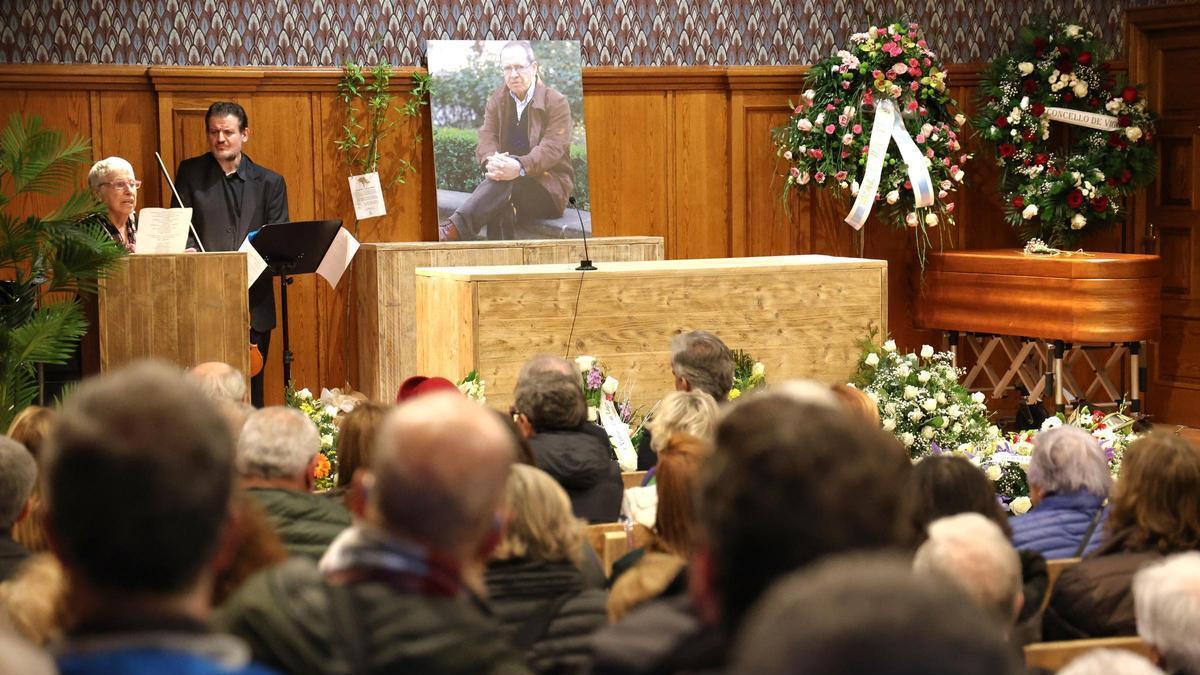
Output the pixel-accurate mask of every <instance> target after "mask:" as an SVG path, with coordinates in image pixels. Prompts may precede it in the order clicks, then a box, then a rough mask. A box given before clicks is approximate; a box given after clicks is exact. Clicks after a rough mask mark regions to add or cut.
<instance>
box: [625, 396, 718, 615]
mask: <svg viewBox="0 0 1200 675" xmlns="http://www.w3.org/2000/svg"><path fill="white" fill-rule="evenodd" d="M677 393H678V392H677ZM685 395H688V396H691V395H697V396H703V397H704V398H708V399H710V401H711V398H710V397H709V396H708V395H707V394H704V393H700V392H686V393H685ZM714 412H715V404H714ZM667 441H668V442H667V443H666V446H665V447H664V448H662V450H661V451H660V452H659V457H658V464H657V465H656V466H655V469H656V470H657V471H658V476H659V480H658V483H657V484H656V485H655V486H652V487H653V488H654V489H656V490H657V491H658V494H659V499H658V501H657V505H656V515H655V520H654V524H653V525H654V527H653V532H654V538H653V539H652V540H651V542H650V543H649V544H648V545H647V546H646V547H645V548H640V549H636V550H634V551H631V552H629V553H628V554H626V555H625V556H624V557H622V558H621V559H620V560H617V561H616V562H615V563H614V564H613V573H612V576H613V579H612V592H611V593H610V595H609V598H608V617H609V619H610V620H611V621H614V622H616V621H618V620H620V619H621V618H622V617H623V616H625V614H627V613H628V612H629V611H630V610H631V609H633V608H634V607H637V606H638V605H641V604H643V603H645V602H647V601H650V600H653V599H656V598H661V597H679V596H682V595H684V594H685V593H686V592H687V562H688V559H689V558H690V557H691V555H692V549H693V544H694V543H695V541H696V535H697V530H698V526H697V524H696V494H695V493H696V490H697V487H698V485H699V476H700V469H701V468H702V467H703V465H704V462H705V460H706V459H707V458H708V457H709V455H711V454H712V448H711V446H710V445H709V442H708V441H707V440H702V439H700V438H697V437H695V436H692V435H689V434H686V433H682V432H677V433H674V434H672V435H671V436H669V437H667ZM655 443H656V444H657V443H658V441H655Z"/></svg>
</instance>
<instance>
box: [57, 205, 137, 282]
mask: <svg viewBox="0 0 1200 675" xmlns="http://www.w3.org/2000/svg"><path fill="white" fill-rule="evenodd" d="M49 244H50V246H51V247H52V249H53V251H54V255H53V256H51V258H50V270H49V271H50V275H49V276H50V278H49V284H48V286H47V290H48V291H50V292H55V291H64V290H75V291H82V292H86V293H94V292H95V291H96V282H97V280H99V279H101V278H103V277H104V275H105V274H107V273H108V271H109V270H110V269H112V266H113V265H114V264H116V262H117V261H118V260H120V259H121V258H123V257H124V256H125V249H124V248H122V247H121V246H120V245H118V244H117V242H115V241H113V239H112V237H109V236H108V234H107V233H105V231H104V229H103V227H102V226H101V225H100V224H99V223H98V222H96V221H94V220H84V221H81V222H78V223H75V224H73V225H72V226H70V227H66V228H61V229H57V231H55V232H54V234H53V236H52V238H51V241H50V242H49Z"/></svg>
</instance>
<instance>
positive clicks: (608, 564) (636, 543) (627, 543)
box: [586, 523, 654, 576]
mask: <svg viewBox="0 0 1200 675" xmlns="http://www.w3.org/2000/svg"><path fill="white" fill-rule="evenodd" d="M586 534H587V540H588V543H589V544H591V546H592V549H593V550H595V551H596V556H597V557H599V558H600V564H601V565H602V566H603V567H604V575H605V576H609V575H611V574H612V566H613V563H614V562H616V561H617V560H619V559H620V558H621V556H623V555H625V554H626V553H628V552H630V551H632V550H633V549H635V548H640V547H642V546H645V545H646V544H649V543H650V541H651V540H652V539H653V538H654V533H653V532H652V531H651V530H649V529H648V528H646V527H645V526H643V525H636V524H635V525H634V526H633V528H632V529H631V530H629V531H628V532H627V531H626V530H625V525H624V524H622V523H600V524H598V525H588V527H587V533H586Z"/></svg>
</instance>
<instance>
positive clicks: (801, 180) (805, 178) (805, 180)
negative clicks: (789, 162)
mask: <svg viewBox="0 0 1200 675" xmlns="http://www.w3.org/2000/svg"><path fill="white" fill-rule="evenodd" d="M808 178H809V176H808V172H807V171H805V172H803V173H801V174H800V178H799V181H798V182H799V183H800V184H801V185H808Z"/></svg>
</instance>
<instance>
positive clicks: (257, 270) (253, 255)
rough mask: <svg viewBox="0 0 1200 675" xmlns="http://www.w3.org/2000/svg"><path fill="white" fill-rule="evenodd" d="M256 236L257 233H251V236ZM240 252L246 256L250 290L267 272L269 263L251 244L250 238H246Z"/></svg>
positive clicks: (247, 280) (247, 286)
mask: <svg viewBox="0 0 1200 675" xmlns="http://www.w3.org/2000/svg"><path fill="white" fill-rule="evenodd" d="M254 234H256V233H251V235H250V236H254ZM238 251H239V252H241V253H245V254H246V288H247V289H248V288H250V287H251V286H253V285H254V282H256V281H258V278H259V277H260V276H262V273H263V272H265V271H266V270H267V261H266V260H263V257H262V255H260V254H259V252H258V249H256V248H254V246H253V245H251V244H250V237H246V240H245V241H243V242H242V245H241V246H239V247H238Z"/></svg>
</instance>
